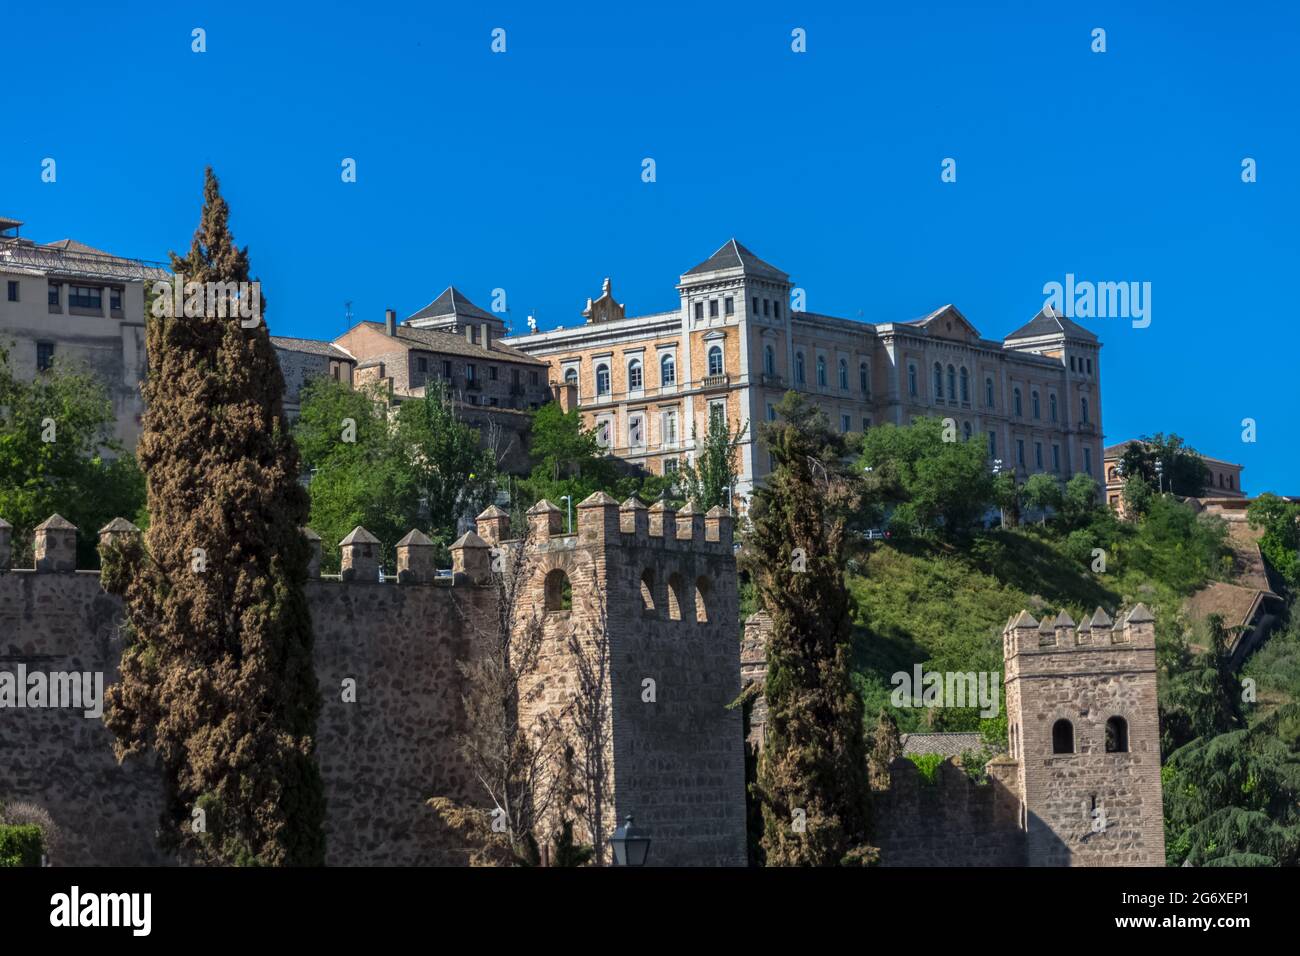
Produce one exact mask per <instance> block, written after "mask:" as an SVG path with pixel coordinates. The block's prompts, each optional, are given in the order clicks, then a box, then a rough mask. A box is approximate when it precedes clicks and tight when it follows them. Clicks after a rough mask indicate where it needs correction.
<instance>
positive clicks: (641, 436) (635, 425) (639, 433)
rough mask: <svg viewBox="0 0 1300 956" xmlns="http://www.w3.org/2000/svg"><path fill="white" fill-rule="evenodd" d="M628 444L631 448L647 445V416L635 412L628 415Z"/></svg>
mask: <svg viewBox="0 0 1300 956" xmlns="http://www.w3.org/2000/svg"><path fill="white" fill-rule="evenodd" d="M627 444H628V447H629V448H643V447H645V416H644V415H642V414H640V413H633V414H631V415H629V416H628V417H627Z"/></svg>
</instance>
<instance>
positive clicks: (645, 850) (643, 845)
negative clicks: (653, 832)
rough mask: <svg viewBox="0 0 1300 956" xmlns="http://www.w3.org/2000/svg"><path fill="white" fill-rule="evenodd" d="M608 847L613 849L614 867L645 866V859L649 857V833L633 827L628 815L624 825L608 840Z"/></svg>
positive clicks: (630, 817) (630, 815)
mask: <svg viewBox="0 0 1300 956" xmlns="http://www.w3.org/2000/svg"><path fill="white" fill-rule="evenodd" d="M609 845H610V846H612V847H613V848H614V865H615V866H645V859H646V857H647V856H649V855H650V833H649V832H648V831H647V830H645V829H643V828H642V827H638V826H633V824H632V814H630V813H629V814H628V815H627V820H626V821H625V822H624V824H623V825H622V826H621V827H619V828H618V829H617V830H615V831H614V835H613V836H611V837H610V838H609Z"/></svg>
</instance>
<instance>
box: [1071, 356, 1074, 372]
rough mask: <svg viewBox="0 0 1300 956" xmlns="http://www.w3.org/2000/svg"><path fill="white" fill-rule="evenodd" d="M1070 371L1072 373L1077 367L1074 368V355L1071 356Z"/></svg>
mask: <svg viewBox="0 0 1300 956" xmlns="http://www.w3.org/2000/svg"><path fill="white" fill-rule="evenodd" d="M1070 371H1071V372H1073V371H1075V367H1074V356H1073V355H1071V356H1070Z"/></svg>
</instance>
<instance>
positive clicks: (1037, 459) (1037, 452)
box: [1034, 441, 1043, 471]
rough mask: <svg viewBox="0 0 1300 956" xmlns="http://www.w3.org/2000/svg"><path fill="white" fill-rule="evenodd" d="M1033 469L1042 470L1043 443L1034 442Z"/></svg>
mask: <svg viewBox="0 0 1300 956" xmlns="http://www.w3.org/2000/svg"><path fill="white" fill-rule="evenodd" d="M1034 467H1035V468H1037V469H1038V470H1039V471H1042V470H1043V443H1042V442H1040V441H1036V442H1034Z"/></svg>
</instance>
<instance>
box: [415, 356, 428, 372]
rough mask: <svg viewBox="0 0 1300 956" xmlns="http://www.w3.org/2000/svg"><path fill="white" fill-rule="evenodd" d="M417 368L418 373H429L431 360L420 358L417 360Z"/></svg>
mask: <svg viewBox="0 0 1300 956" xmlns="http://www.w3.org/2000/svg"><path fill="white" fill-rule="evenodd" d="M415 368H416V371H418V372H428V371H429V360H428V359H427V358H424V357H423V356H421V357H420V358H418V359H416V360H415Z"/></svg>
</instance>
